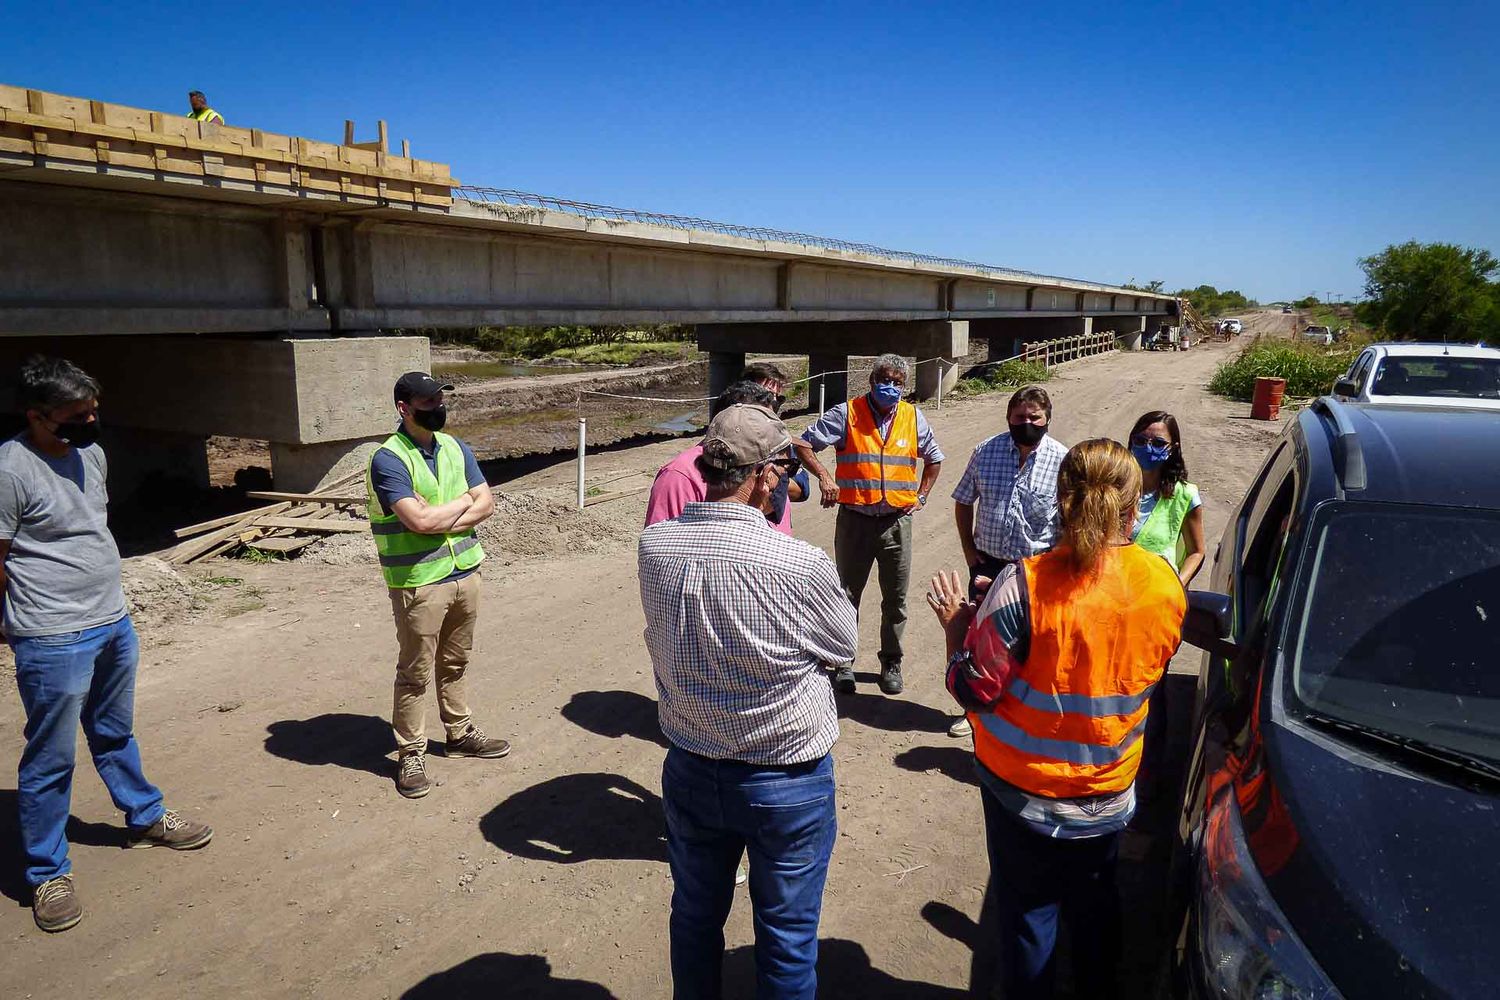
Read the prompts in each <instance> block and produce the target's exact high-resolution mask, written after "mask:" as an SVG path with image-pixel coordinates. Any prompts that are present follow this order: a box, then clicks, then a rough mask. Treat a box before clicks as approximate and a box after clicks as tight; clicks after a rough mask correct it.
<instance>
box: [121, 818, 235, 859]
mask: <svg viewBox="0 0 1500 1000" xmlns="http://www.w3.org/2000/svg"><path fill="white" fill-rule="evenodd" d="M213 839H214V828H213V827H211V826H209V825H208V824H207V823H199V822H197V821H196V820H191V819H183V818H182V817H181V816H180V815H178V814H177V812H176V811H175V810H172V809H168V810H167V811H166V812H164V813H162V814H161V819H159V820H157V821H156V822H155V823H152V824H151V825H150V826H148V827H146V828H144V829H140V830H131V831H130V840H129V845H130V846H131V847H170V848H171V849H172V850H174V851H195V850H197V849H198V848H200V847H203V846H204V845H205V844H207V843H208V842H209V841H210V840H213Z"/></svg>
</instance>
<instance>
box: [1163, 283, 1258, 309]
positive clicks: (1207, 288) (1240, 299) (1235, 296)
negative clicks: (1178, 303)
mask: <svg viewBox="0 0 1500 1000" xmlns="http://www.w3.org/2000/svg"><path fill="white" fill-rule="evenodd" d="M1177 297H1178V298H1180V299H1187V300H1188V302H1189V303H1191V304H1192V307H1193V308H1194V309H1196V310H1197V311H1198V315H1200V316H1205V317H1207V316H1222V315H1224V314H1225V313H1232V312H1242V311H1244V310H1246V309H1254V308H1256V307H1257V306H1258V305H1259V303H1258V302H1256V301H1255V300H1254V299H1249V298H1246V297H1245V296H1244V295H1242V294H1240V293H1239V292H1237V291H1234V290H1233V289H1228V290H1226V291H1222V292H1221V291H1219V290H1218V289H1217V288H1215V287H1214V286H1213V285H1199V286H1198V287H1197V288H1183V289H1181V290H1179V291H1178V292H1177Z"/></svg>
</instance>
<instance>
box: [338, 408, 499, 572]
mask: <svg viewBox="0 0 1500 1000" xmlns="http://www.w3.org/2000/svg"><path fill="white" fill-rule="evenodd" d="M434 437H435V438H436V440H437V475H436V476H434V475H433V472H432V470H431V469H429V468H428V467H427V460H426V459H424V458H423V457H422V453H421V451H419V450H418V448H417V446H416V445H415V444H414V443H413V442H412V441H411V439H409V438H408V437H406V435H404V434H393V435H391V436H390V437H389V438H387V439H386V440H385V442H384V443H383V444H382V445H381V446H380V447H381V448H383V449H385V450H387V451H389V452H391V453H392V454H393V455H395V456H396V457H397V458H399V459H401V463H402V464H403V465H405V466H406V471H407V473H408V474H409V475H410V476H411V483H412V491H413V492H414V493H416V494H417V495H418V496H419V497H421V498H422V499H423V500H425V501H426V502H427V503H428V504H429V505H430V506H434V507H436V506H440V505H442V504H445V503H449V502H450V501H453V500H456V499H458V497H459V496H461V495H462V494H464V493H467V492H468V489H469V483H468V479H467V478H466V477H465V476H464V456H463V449H461V448H460V447H459V446H458V442H457V441H456V440H455V439H454V438H452V437H451V436H449V435H447V434H442V433H438V434H435V435H434ZM374 464H375V462H374V457H373V456H372V457H371V460H370V468H369V470H367V471H366V473H365V489H366V492H367V495H368V505H367V512H368V513H369V516H370V533H371V534H372V535H374V536H375V551H376V552H377V553H378V554H379V556H380V572H381V574H382V575H383V576H384V577H385V583H386V586H388V587H392V588H395V589H407V588H411V587H424V586H426V585H427V584H430V583H437V582H439V581H440V580H444V579H446V578H447V577H449V576H450V575H452V574H453V573H454V572H455V571H457V570H465V569H473V568H474V567H475V566H478V565H479V563H480V561H481V560H483V559H484V549H483V548H481V547H480V545H479V537H478V536H477V535H475V533H474V530H473V529H472V528H470V529H467V530H465V531H460V532H454V533H449V534H440V535H424V534H420V533H418V532H415V531H409V530H408V529H407V528H406V526H405V525H404V524H402V523H401V519H400V518H399V517H397V516H396V515H395V514H394V513H391V514H386V513H385V512H384V511H382V510H381V509H380V499H379V498H378V497H377V496H376V495H375V479H374V472H373V470H374Z"/></svg>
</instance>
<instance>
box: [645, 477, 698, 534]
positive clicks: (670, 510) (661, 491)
mask: <svg viewBox="0 0 1500 1000" xmlns="http://www.w3.org/2000/svg"><path fill="white" fill-rule="evenodd" d="M702 499H703V487H702V486H700V485H699V484H698V483H695V482H693V480H692V478H691V477H689V476H686V475H684V474H682V473H681V472H678V471H677V470H676V469H672V468H665V469H662V470H661V471H660V472H658V473H657V474H656V482H654V483H652V484H651V496H650V497H649V498H648V499H647V500H646V527H648V528H649V527H650V526H651V525H653V524H655V523H656V522H657V521H667V520H670V519H671V518H674V517H676V516H677V515H678V514H681V513H682V508H684V507H686V506H687V505H688V504H690V503H696V502H697V501H699V500H702Z"/></svg>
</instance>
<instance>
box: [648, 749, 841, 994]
mask: <svg viewBox="0 0 1500 1000" xmlns="http://www.w3.org/2000/svg"><path fill="white" fill-rule="evenodd" d="M661 792H662V805H663V808H664V809H665V811H666V815H667V853H668V856H669V858H670V860H671V863H672V919H671V925H670V926H671V935H672V987H673V992H672V995H673V996H674V997H676V998H677V1000H717V998H718V997H719V996H720V994H721V992H722V986H723V982H722V966H723V960H724V921H725V919H726V918H728V916H729V907H730V904H731V903H732V902H733V901H734V869H735V866H736V864H737V863H738V862H739V859H740V852H741V851H748V853H749V855H750V902H751V905H752V906H753V907H754V911H755V995H756V996H757V997H758V998H760V1000H770V998H773V997H774V998H777V1000H782V998H786V1000H791V998H798V1000H800V998H807V1000H811V998H812V997H813V996H815V995H816V993H817V989H818V918H819V917H820V916H821V915H822V911H823V883H824V881H825V880H826V879H827V877H828V859H829V856H830V855H832V854H833V841H834V838H835V837H836V836H837V834H838V821H837V818H836V816H835V813H834V805H833V758H832V757H831V756H828V755H825V756H823V757H822V758H820V759H818V760H814V761H809V762H808V763H806V764H794V765H791V766H788V767H766V766H761V765H758V764H740V763H737V762H735V761H729V760H720V761H716V760H709V759H708V758H706V757H700V756H698V755H697V754H692V753H688V752H687V751H685V750H680V749H678V748H677V747H675V746H674V747H672V748H670V749H669V750H668V751H667V760H666V763H665V765H663V767H662V778H661Z"/></svg>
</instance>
